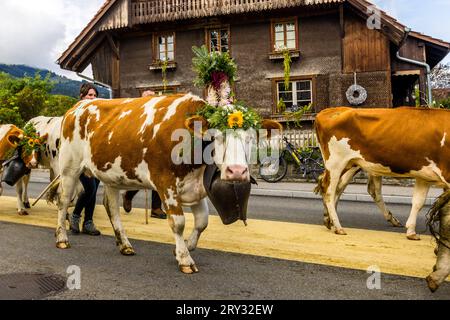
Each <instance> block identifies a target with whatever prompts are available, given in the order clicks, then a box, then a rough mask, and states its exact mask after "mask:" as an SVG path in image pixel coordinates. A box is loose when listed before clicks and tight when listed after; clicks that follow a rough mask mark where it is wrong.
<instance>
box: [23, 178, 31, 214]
mask: <svg viewBox="0 0 450 320" xmlns="http://www.w3.org/2000/svg"><path fill="white" fill-rule="evenodd" d="M30 177H31V175H30V174H27V175H25V176H23V178H22V184H23V193H22V202H23V205H24V206H25V208H26V209H30V208H31V206H30V200H29V199H28V183H29V182H30Z"/></svg>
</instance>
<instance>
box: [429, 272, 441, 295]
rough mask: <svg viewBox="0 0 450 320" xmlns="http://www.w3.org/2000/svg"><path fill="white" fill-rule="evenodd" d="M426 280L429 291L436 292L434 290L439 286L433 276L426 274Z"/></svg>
mask: <svg viewBox="0 0 450 320" xmlns="http://www.w3.org/2000/svg"><path fill="white" fill-rule="evenodd" d="M426 280H427V284H428V288H429V289H430V291H431V292H433V293H434V292H436V290H437V289H438V288H439V285H438V284H437V283H436V281H434V280H433V278H431V276H428V277H427V278H426Z"/></svg>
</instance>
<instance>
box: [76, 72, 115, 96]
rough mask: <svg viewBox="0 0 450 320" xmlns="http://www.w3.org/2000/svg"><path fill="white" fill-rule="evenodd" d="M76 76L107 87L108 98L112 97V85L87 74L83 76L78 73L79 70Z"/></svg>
mask: <svg viewBox="0 0 450 320" xmlns="http://www.w3.org/2000/svg"><path fill="white" fill-rule="evenodd" d="M77 76H79V77H80V78H83V79H85V80H87V81H90V82H93V83H94V84H96V85H99V86H102V87H104V88H106V89H108V92H109V98H110V99H112V87H111V86H110V85H107V84H105V83H103V82H100V81H97V80H94V79H92V78H89V77H87V76H85V75H82V74H81V73H79V72H77Z"/></svg>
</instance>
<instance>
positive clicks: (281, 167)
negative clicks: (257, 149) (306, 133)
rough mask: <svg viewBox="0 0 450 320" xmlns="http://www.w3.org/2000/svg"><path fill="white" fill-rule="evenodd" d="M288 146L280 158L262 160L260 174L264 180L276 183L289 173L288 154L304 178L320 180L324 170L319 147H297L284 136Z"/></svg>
mask: <svg viewBox="0 0 450 320" xmlns="http://www.w3.org/2000/svg"><path fill="white" fill-rule="evenodd" d="M283 140H284V142H285V143H286V148H285V149H284V150H283V151H282V152H281V154H280V156H279V158H274V157H270V156H269V157H267V158H265V159H263V160H262V161H261V164H260V167H259V175H260V176H261V178H262V179H263V180H264V181H267V182H270V183H274V182H278V181H281V180H282V179H283V178H284V177H285V176H286V173H287V168H288V162H287V160H286V157H287V155H290V157H291V158H292V159H293V160H294V163H295V164H296V166H297V171H298V173H299V174H300V175H301V176H302V178H304V179H307V180H310V179H313V180H314V181H315V182H318V179H319V176H320V175H321V174H322V173H323V171H324V165H323V160H322V154H321V152H320V149H319V147H308V148H304V149H298V148H296V147H295V146H294V145H293V144H292V143H290V142H289V140H288V139H287V138H286V137H284V138H283Z"/></svg>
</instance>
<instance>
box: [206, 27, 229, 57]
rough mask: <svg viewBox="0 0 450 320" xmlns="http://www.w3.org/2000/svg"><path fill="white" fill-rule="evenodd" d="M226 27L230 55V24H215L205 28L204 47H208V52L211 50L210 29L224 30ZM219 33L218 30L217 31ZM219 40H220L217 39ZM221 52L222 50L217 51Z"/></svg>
mask: <svg viewBox="0 0 450 320" xmlns="http://www.w3.org/2000/svg"><path fill="white" fill-rule="evenodd" d="M224 29H226V30H227V32H228V51H227V52H228V54H229V55H230V56H231V28H230V25H229V24H227V25H217V26H209V27H206V28H205V43H206V47H207V48H208V52H211V31H212V30H218V31H221V30H224ZM219 35H220V32H219ZM219 42H220V41H219ZM219 45H220V49H221V48H222V44H220V43H219ZM219 52H222V51H219Z"/></svg>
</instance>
